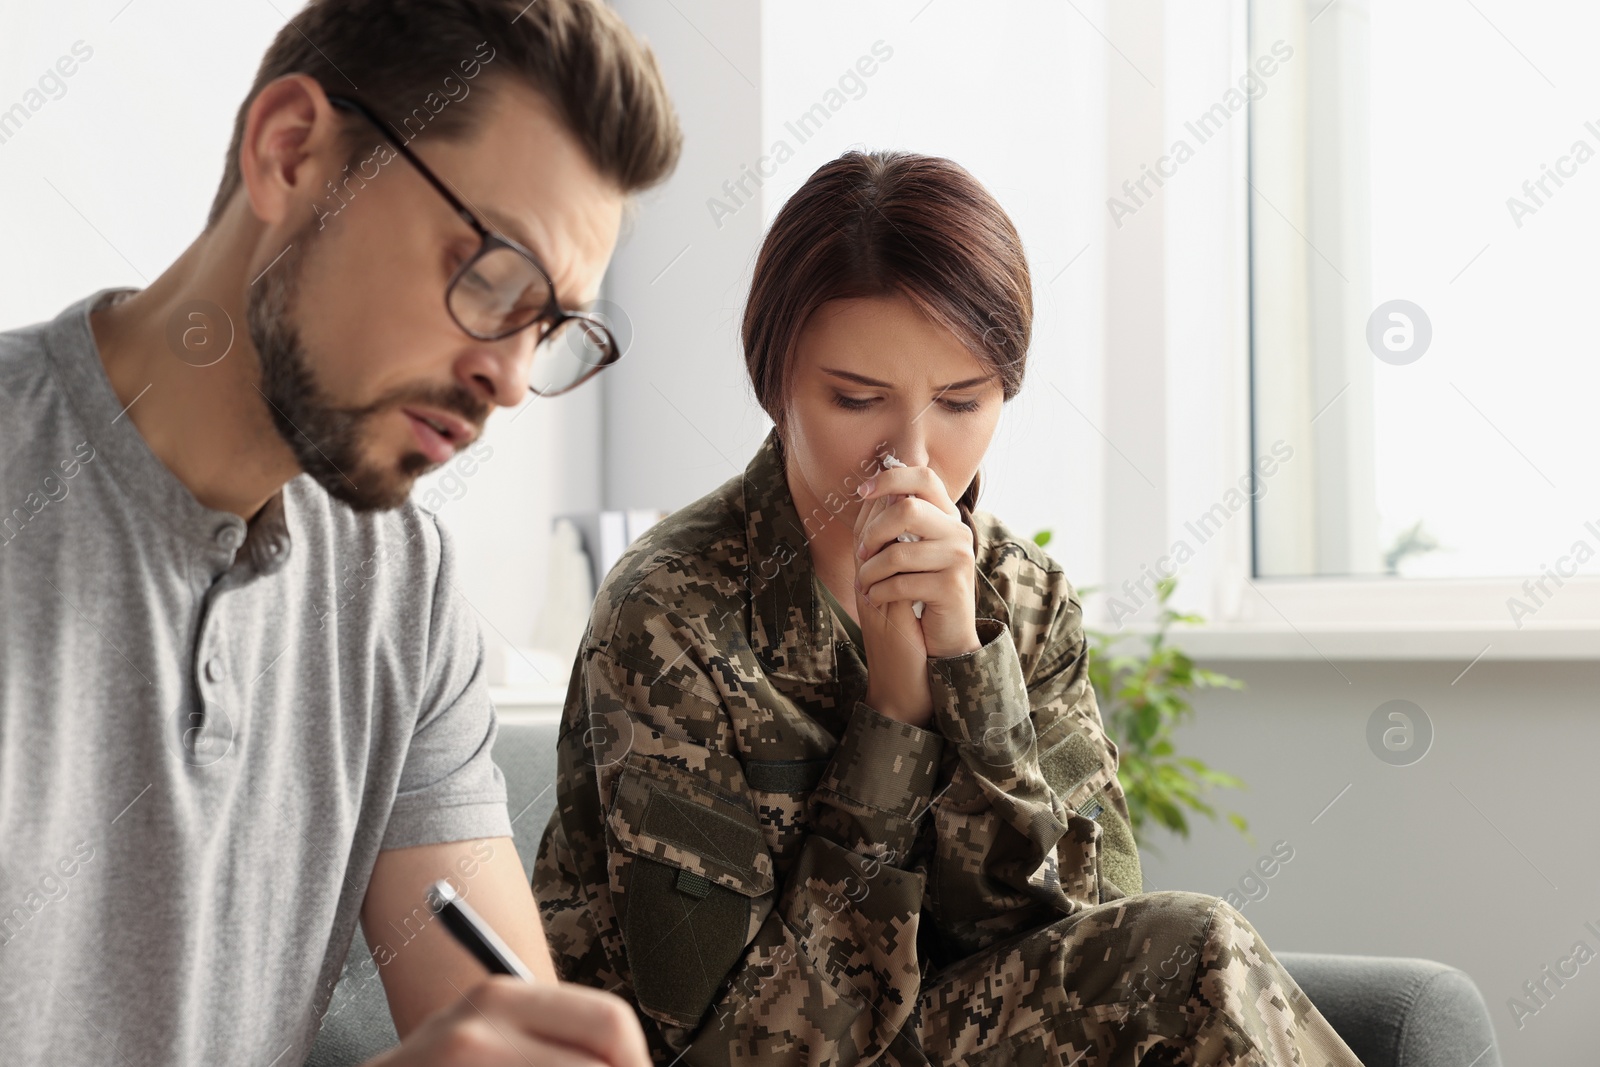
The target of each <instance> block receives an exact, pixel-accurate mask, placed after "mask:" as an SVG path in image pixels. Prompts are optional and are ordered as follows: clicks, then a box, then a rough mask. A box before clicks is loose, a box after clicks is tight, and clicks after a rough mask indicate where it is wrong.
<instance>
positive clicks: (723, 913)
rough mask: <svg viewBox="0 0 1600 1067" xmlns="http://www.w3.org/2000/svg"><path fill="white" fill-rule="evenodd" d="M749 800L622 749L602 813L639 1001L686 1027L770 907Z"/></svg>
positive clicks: (767, 858)
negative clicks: (607, 808) (615, 857)
mask: <svg viewBox="0 0 1600 1067" xmlns="http://www.w3.org/2000/svg"><path fill="white" fill-rule="evenodd" d="M749 803H750V802H749V800H748V799H747V798H744V797H740V796H738V795H736V794H734V793H730V792H727V791H724V790H722V789H720V788H718V787H717V786H716V785H715V784H714V783H713V782H712V781H711V780H710V779H709V778H707V777H706V776H705V775H703V774H699V773H696V772H694V771H688V770H684V769H683V768H681V767H676V766H673V765H672V764H669V763H666V762H665V761H663V760H659V759H655V758H652V757H649V756H645V755H641V754H640V753H636V752H635V753H630V754H629V755H628V757H627V762H626V765H625V766H624V768H623V770H622V774H621V776H620V777H619V778H618V780H617V786H616V792H615V794H614V799H613V802H612V806H611V812H610V814H609V815H608V817H607V826H608V827H609V829H610V832H611V834H612V836H613V837H614V838H615V840H616V842H617V845H618V847H619V850H620V852H619V857H620V859H621V862H620V864H618V865H617V866H616V867H614V868H613V876H612V891H613V894H614V897H615V900H616V903H617V915H618V918H619V919H620V920H621V924H622V938H623V942H624V944H625V945H626V947H627V952H628V963H629V969H630V971H631V973H632V978H633V986H634V993H635V995H636V996H637V998H638V1001H639V1005H640V1007H642V1008H644V1009H645V1010H646V1011H647V1012H649V1013H650V1014H651V1015H652V1016H654V1017H656V1018H658V1019H661V1020H662V1021H665V1022H670V1023H672V1024H673V1025H677V1026H684V1027H692V1026H694V1025H695V1024H697V1023H698V1022H699V1020H700V1018H701V1016H703V1015H704V1014H705V1011H706V1009H707V1008H708V1007H709V1006H710V1005H711V1001H712V998H713V997H714V996H715V995H716V991H717V989H718V987H720V986H721V984H722V982H723V979H724V978H725V977H726V976H727V975H728V973H729V972H730V971H732V970H733V968H734V966H735V964H737V963H738V961H739V958H740V956H741V955H742V954H743V952H744V948H745V946H746V945H747V944H748V943H749V941H750V940H751V938H753V937H754V936H755V931H756V930H757V929H758V928H759V926H760V924H761V922H762V921H764V920H765V918H766V916H767V913H768V912H770V911H771V909H772V896H773V884H774V882H773V871H772V857H771V854H770V853H769V852H768V851H767V847H766V839H765V837H764V836H763V834H762V832H761V823H760V821H759V820H758V819H757V817H756V814H755V812H754V810H753V809H752V808H751V807H747V806H746V805H748V804H749Z"/></svg>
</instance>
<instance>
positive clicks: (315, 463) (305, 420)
mask: <svg viewBox="0 0 1600 1067" xmlns="http://www.w3.org/2000/svg"><path fill="white" fill-rule="evenodd" d="M316 232H317V231H316V228H315V227H313V226H311V225H307V226H306V227H304V228H303V229H302V230H301V231H300V232H299V233H298V234H296V235H295V237H294V241H293V244H291V245H290V247H289V250H288V251H287V252H285V253H284V254H283V256H282V258H280V259H279V260H278V261H277V262H276V263H275V264H273V265H272V267H270V268H269V269H268V270H267V272H266V274H265V275H264V276H263V277H262V278H261V279H260V280H259V281H257V282H256V283H255V284H254V285H252V286H251V288H250V292H249V296H248V299H247V300H246V305H245V321H246V323H247V325H248V327H249V330H250V339H251V341H253V342H254V343H255V347H256V352H257V354H258V356H259V358H260V366H261V386H260V389H261V392H262V394H263V396H264V397H265V398H266V400H267V406H268V410H269V412H270V413H271V415H272V424H273V426H274V427H276V428H277V431H278V434H279V436H281V437H282V438H283V440H284V442H285V443H286V444H288V446H289V448H290V450H291V451H293V453H294V455H295V459H296V460H298V461H299V464H300V469H301V470H303V471H305V472H306V473H307V474H309V475H311V477H312V478H314V479H316V481H317V484H318V485H320V486H322V488H323V489H325V490H326V491H327V492H328V493H329V495H331V496H333V497H335V498H337V499H339V500H342V501H344V502H345V503H346V504H349V505H350V506H351V507H352V508H354V509H356V510H357V511H375V510H388V509H391V508H396V507H399V506H400V505H401V504H404V503H405V502H406V499H407V498H408V497H409V496H410V495H411V487H412V485H413V484H414V483H415V481H416V479H417V476H418V475H420V474H423V473H425V472H426V471H427V470H429V469H430V468H431V467H432V466H433V464H432V463H431V461H430V460H429V459H428V457H426V456H425V455H423V454H422V453H421V452H420V451H417V452H409V451H408V452H406V453H405V454H404V455H403V456H402V457H401V458H400V461H399V463H398V465H397V466H396V467H393V468H384V467H382V466H379V465H377V464H373V463H369V462H367V461H366V460H365V459H364V458H363V456H362V450H361V442H362V438H363V436H365V435H366V433H367V431H368V426H369V424H370V422H371V420H372V419H373V417H375V416H377V415H379V414H382V413H384V412H386V411H389V410H393V409H395V408H396V407H397V405H398V403H399V402H401V401H402V400H404V399H406V398H407V397H409V398H410V399H412V400H415V401H417V402H418V403H426V404H431V405H434V406H437V407H441V408H443V409H445V410H446V411H454V412H457V413H460V414H462V415H463V416H464V417H466V418H467V419H468V420H469V421H470V422H473V423H475V424H481V423H482V421H483V414H482V411H481V407H482V406H481V404H475V403H473V402H472V401H471V400H469V399H466V398H465V397H464V396H463V395H460V394H459V393H457V392H452V394H451V395H450V397H449V398H448V399H447V398H445V397H441V396H437V395H435V396H427V395H423V394H421V393H419V391H417V390H408V391H406V393H405V395H395V394H390V395H388V396H384V397H380V398H379V399H378V400H377V401H375V402H373V403H371V404H368V405H365V406H363V407H354V408H352V407H341V406H339V405H337V404H335V403H334V402H333V401H332V400H331V399H330V398H329V396H328V395H327V393H326V392H325V391H324V390H323V389H322V387H321V385H320V384H319V383H318V382H317V378H316V374H315V372H314V371H313V369H312V362H311V360H310V359H308V358H307V355H306V351H305V347H304V346H303V345H302V344H301V342H300V331H299V329H298V327H297V326H296V323H295V319H294V310H295V307H294V305H295V297H296V295H297V293H298V289H299V283H300V276H301V273H302V271H303V267H304V260H305V254H306V251H307V249H308V248H309V246H310V245H311V244H312V243H313V240H314V236H315V234H316Z"/></svg>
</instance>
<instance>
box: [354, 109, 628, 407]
mask: <svg viewBox="0 0 1600 1067" xmlns="http://www.w3.org/2000/svg"><path fill="white" fill-rule="evenodd" d="M328 103H330V104H332V105H333V106H334V107H337V108H341V109H343V110H345V111H353V112H355V113H356V114H358V115H360V116H361V117H362V118H364V119H366V120H367V121H368V122H369V123H371V124H372V125H373V126H374V127H375V128H376V129H377V130H378V131H379V132H380V133H382V134H383V135H384V137H385V138H386V139H387V140H388V141H389V142H390V143H391V144H392V145H394V147H395V149H396V150H397V151H399V153H400V154H401V155H402V156H405V157H406V159H407V160H409V161H410V162H411V165H412V166H414V167H416V168H417V172H418V173H419V174H421V175H422V176H423V177H424V178H426V179H427V180H428V184H429V185H431V186H433V187H434V189H435V190H437V191H438V193H439V195H440V196H442V197H444V198H445V200H446V201H448V202H449V204H450V206H451V208H453V209H454V210H455V213H456V214H457V215H458V216H459V217H460V218H461V220H462V221H463V222H465V223H466V224H467V225H468V226H471V227H472V228H473V230H474V231H476V232H477V234H478V237H479V244H478V251H477V252H476V253H474V254H473V255H472V257H471V258H469V259H468V260H467V261H466V262H465V263H463V264H462V265H461V266H460V268H459V269H457V270H456V272H455V274H454V275H453V276H452V277H451V279H450V284H449V286H448V287H447V288H446V289H445V297H444V302H445V307H446V308H447V309H448V310H449V312H450V317H451V318H453V319H455V321H456V325H458V326H460V327H461V328H462V329H463V330H465V331H466V332H467V333H468V334H470V335H471V336H473V337H476V338H477V339H479V340H480V341H498V340H500V339H501V338H503V337H509V336H511V335H512V334H514V333H516V332H517V331H518V330H523V329H526V328H528V327H529V326H532V325H533V324H534V323H539V324H541V333H540V337H539V343H538V345H537V346H535V348H534V356H533V377H532V379H531V381H530V382H529V383H528V389H529V391H530V392H533V393H535V394H537V395H539V396H555V395H557V394H558V393H564V392H566V391H567V390H569V389H573V388H575V387H577V386H578V385H581V384H582V383H583V382H585V381H588V380H589V379H590V378H592V377H594V376H595V375H596V374H598V373H599V372H600V371H601V370H602V369H603V368H605V367H608V366H610V365H611V364H613V363H615V362H616V361H617V360H618V359H621V358H622V351H621V349H620V348H619V347H618V345H617V339H616V338H615V337H614V336H613V335H612V333H611V330H610V328H609V327H607V326H606V324H605V322H604V321H603V320H602V319H601V317H600V316H599V315H597V314H595V313H593V312H588V311H568V310H566V309H564V308H563V307H561V305H560V304H559V303H558V302H557V301H556V290H555V283H554V282H552V281H551V280H550V275H549V273H548V272H546V271H545V269H544V268H543V267H541V266H540V265H539V261H538V260H537V259H536V258H535V257H534V255H533V253H532V252H530V251H528V250H527V249H526V248H524V247H523V246H522V245H520V244H518V243H517V242H516V241H514V240H512V239H511V238H509V237H506V236H504V235H502V234H498V233H495V232H494V231H492V230H490V229H489V227H488V226H486V225H484V224H483V222H482V221H481V220H479V218H478V216H477V215H475V214H473V212H472V211H470V210H468V208H467V206H466V205H465V204H463V203H462V202H461V200H460V198H459V197H457V196H456V195H455V194H454V193H452V192H451V191H450V190H449V189H448V188H447V187H446V186H445V184H444V182H442V181H440V180H439V178H438V177H437V176H435V175H434V173H433V171H431V170H429V169H428V167H427V165H426V164H424V163H423V162H422V160H420V159H418V158H417V156H416V153H414V152H412V151H411V149H410V148H408V147H406V143H405V138H403V137H401V136H400V135H399V134H398V133H396V132H395V131H394V129H393V128H392V127H391V126H390V125H389V124H388V123H387V122H385V121H384V120H383V119H381V118H379V117H378V116H377V115H376V114H374V113H373V111H372V110H371V109H370V108H368V107H367V106H366V105H365V104H363V103H361V102H360V101H358V100H355V99H352V98H351V97H348V96H333V95H331V94H330V95H329V97H328Z"/></svg>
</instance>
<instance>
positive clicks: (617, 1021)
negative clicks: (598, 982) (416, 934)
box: [365, 975, 650, 1067]
mask: <svg viewBox="0 0 1600 1067" xmlns="http://www.w3.org/2000/svg"><path fill="white" fill-rule="evenodd" d="M529 1065H532V1067H650V1050H649V1047H648V1046H647V1045H646V1044H645V1040H644V1033H643V1031H641V1030H640V1029H639V1020H638V1017H637V1016H635V1015H634V1013H633V1009H632V1008H630V1007H629V1006H628V1004H627V1002H626V1001H624V1000H622V998H620V997H616V996H613V995H612V994H610V993H603V992H601V991H600V990H598V989H590V988H588V987H587V986H578V985H565V984H560V983H551V982H524V981H523V980H522V979H520V978H510V977H506V976H503V975H497V976H494V977H489V978H484V979H483V980H481V981H480V982H478V983H477V984H476V985H473V986H472V987H471V988H468V989H464V990H462V995H461V997H460V998H458V999H457V1000H456V1001H455V1003H453V1004H449V1005H447V1006H445V1007H443V1008H441V1009H439V1010H438V1011H437V1012H435V1013H434V1014H432V1015H430V1016H428V1018H427V1019H425V1020H423V1023H422V1025H421V1026H419V1027H417V1028H416V1029H415V1030H413V1031H412V1032H411V1034H410V1036H409V1037H407V1038H406V1040H405V1041H404V1042H402V1043H401V1044H400V1046H399V1047H397V1048H394V1049H391V1050H390V1051H388V1052H386V1053H384V1054H383V1055H382V1056H379V1057H378V1058H377V1059H373V1060H368V1061H367V1063H366V1064H365V1067H529Z"/></svg>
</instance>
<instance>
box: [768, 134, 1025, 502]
mask: <svg viewBox="0 0 1600 1067" xmlns="http://www.w3.org/2000/svg"><path fill="white" fill-rule="evenodd" d="M896 293H904V294H905V295H906V296H908V297H909V298H910V299H911V300H912V301H913V302H914V303H915V304H916V305H917V306H918V307H919V308H921V310H922V312H923V313H924V314H925V315H927V316H928V317H929V318H931V319H932V320H933V321H934V322H937V323H938V324H939V325H941V326H943V327H944V328H945V329H947V330H949V331H950V332H951V333H952V334H954V335H955V336H956V337H957V338H959V339H960V340H961V341H962V343H963V344H965V345H966V346H967V348H968V350H969V351H971V352H972V353H973V355H974V356H976V357H977V358H978V360H979V361H980V362H981V363H983V364H984V365H985V366H986V367H988V368H989V369H991V370H993V371H994V372H995V373H996V374H997V375H998V376H999V378H1000V384H1001V387H1002V390H1003V393H1004V397H1005V399H1006V400H1010V399H1011V398H1012V397H1013V396H1015V395H1016V394H1017V391H1018V390H1019V389H1021V388H1022V374H1023V369H1024V366H1025V364H1026V362H1027V357H1028V340H1029V337H1030V334H1031V331H1032V328H1033V289H1032V284H1031V282H1030V279H1029V275H1028V261H1027V257H1026V255H1025V254H1024V253H1023V250H1022V239H1021V238H1020V237H1018V236H1017V229H1016V227H1015V226H1013V225H1012V223H1011V219H1010V217H1009V216H1007V215H1006V213H1005V210H1004V209H1003V208H1001V206H1000V204H999V203H998V202H997V201H996V200H995V199H994V197H993V196H991V195H990V194H989V191H988V190H987V189H985V188H984V187H983V186H982V185H981V184H980V183H979V182H978V180H977V179H976V178H974V177H973V176H972V175H971V174H970V173H968V172H967V171H966V170H965V169H964V168H963V167H961V166H960V165H959V164H956V163H954V162H952V161H950V160H948V159H941V158H940V157H938V156H924V155H917V154H915V153H911V152H847V153H845V154H844V155H842V156H840V157H839V158H838V159H835V160H833V161H832V162H829V163H825V164H823V165H822V166H821V167H818V168H817V170H816V171H815V172H814V173H813V174H812V175H811V177H809V178H807V179H806V182H805V184H804V185H802V186H801V187H800V189H799V191H797V192H796V193H795V194H794V196H792V197H790V198H789V201H788V202H787V203H786V204H784V205H783V207H782V208H781V209H780V210H779V211H778V217H777V218H776V219H774V220H773V222H772V228H771V229H769V230H768V231H767V237H766V240H765V241H763V242H762V245H761V252H760V255H759V256H758V257H757V259H756V266H755V277H754V279H753V280H752V282H751V285H750V299H749V301H748V302H747V303H746V305H745V311H744V327H743V341H744V358H745V364H746V366H747V368H748V369H749V372H750V382H751V385H753V386H754V388H755V393H756V399H757V400H758V401H759V402H760V404H761V407H762V408H763V409H764V410H765V411H766V413H767V415H768V416H769V417H770V418H771V419H772V421H773V422H774V423H776V424H777V426H778V429H779V435H780V437H781V436H782V434H783V432H784V429H785V416H786V414H787V411H788V404H789V398H790V390H791V388H792V386H793V381H794V374H793V357H794V353H795V350H796V348H797V347H798V342H799V338H800V333H801V331H802V330H803V329H804V328H805V324H806V322H807V320H808V319H809V318H810V316H811V313H812V312H813V311H815V310H816V309H817V308H819V307H821V306H822V305H823V304H825V303H827V302H828V301H830V300H841V299H848V298H852V297H873V296H890V295H894V294H896ZM980 480H981V479H980V478H979V477H977V476H974V477H973V479H972V484H971V485H969V486H968V487H967V488H966V490H965V491H964V492H963V493H962V494H961V499H960V500H959V501H957V505H958V506H959V507H960V508H961V510H962V511H964V512H966V513H970V512H971V510H972V508H973V507H974V506H975V505H976V503H977V499H978V485H979V481H980Z"/></svg>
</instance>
